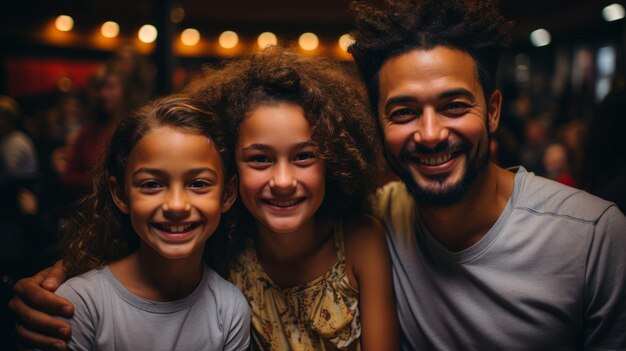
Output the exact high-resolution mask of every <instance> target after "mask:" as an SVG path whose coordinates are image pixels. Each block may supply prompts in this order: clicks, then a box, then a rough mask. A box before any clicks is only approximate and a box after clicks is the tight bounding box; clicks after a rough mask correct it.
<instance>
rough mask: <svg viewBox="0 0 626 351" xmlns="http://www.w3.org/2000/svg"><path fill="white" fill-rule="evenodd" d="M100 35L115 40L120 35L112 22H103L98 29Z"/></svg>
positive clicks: (116, 26) (115, 24)
mask: <svg viewBox="0 0 626 351" xmlns="http://www.w3.org/2000/svg"><path fill="white" fill-rule="evenodd" d="M100 33H101V34H102V36H103V37H105V38H115V37H117V36H118V35H119V34H120V26H119V24H117V23H116V22H113V21H107V22H104V23H103V24H102V27H100Z"/></svg>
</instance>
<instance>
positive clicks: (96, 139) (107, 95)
mask: <svg viewBox="0 0 626 351" xmlns="http://www.w3.org/2000/svg"><path fill="white" fill-rule="evenodd" d="M94 84H95V94H96V96H95V101H94V105H95V106H94V108H93V111H94V112H93V116H92V118H91V119H90V120H88V121H87V122H86V123H85V124H84V125H83V126H82V127H81V129H80V132H79V133H78V136H77V137H76V140H75V141H74V143H73V144H71V145H68V146H67V148H66V149H61V150H58V152H56V153H55V154H54V155H53V160H52V162H53V168H54V169H55V171H56V172H57V173H58V174H59V175H60V177H61V180H62V183H63V184H64V185H65V186H66V188H67V189H68V190H70V191H72V190H74V191H75V190H78V191H79V193H82V192H83V191H84V189H85V187H86V185H87V181H88V178H89V174H90V172H91V171H92V169H93V167H94V165H95V164H96V162H97V160H98V158H99V157H100V156H101V154H102V152H103V150H104V148H105V146H106V145H107V143H108V142H109V140H110V137H111V134H112V133H113V130H114V129H115V126H116V125H117V124H118V122H119V121H120V120H121V119H122V118H123V116H124V115H125V114H126V113H128V111H129V109H130V108H132V107H133V106H135V105H136V103H135V101H136V100H135V98H134V96H133V92H132V90H131V89H130V88H129V85H128V80H127V76H126V74H125V73H124V72H123V71H122V70H121V69H120V68H119V66H117V65H115V64H107V65H106V66H104V67H103V68H102V69H101V70H100V71H99V72H98V73H97V74H96V76H95V80H94ZM76 195H79V194H76Z"/></svg>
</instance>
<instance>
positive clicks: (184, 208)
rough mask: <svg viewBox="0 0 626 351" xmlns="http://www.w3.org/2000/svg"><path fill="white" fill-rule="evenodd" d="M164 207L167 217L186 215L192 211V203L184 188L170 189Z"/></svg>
mask: <svg viewBox="0 0 626 351" xmlns="http://www.w3.org/2000/svg"><path fill="white" fill-rule="evenodd" d="M162 209H163V213H164V214H165V215H166V216H167V217H176V218H180V217H186V216H187V215H189V213H190V212H191V204H190V203H189V201H188V199H187V196H186V195H185V192H184V191H183V190H176V189H172V190H170V191H168V194H167V198H166V199H165V201H164V202H163V205H162Z"/></svg>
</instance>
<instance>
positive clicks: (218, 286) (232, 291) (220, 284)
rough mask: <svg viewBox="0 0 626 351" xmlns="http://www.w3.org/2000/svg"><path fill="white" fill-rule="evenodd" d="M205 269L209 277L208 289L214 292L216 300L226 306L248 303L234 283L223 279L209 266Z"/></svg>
mask: <svg viewBox="0 0 626 351" xmlns="http://www.w3.org/2000/svg"><path fill="white" fill-rule="evenodd" d="M204 269H205V274H206V275H207V279H206V283H207V286H206V287H207V288H208V289H210V290H211V291H213V293H214V294H215V295H216V298H217V299H218V300H219V301H221V302H223V303H224V305H230V304H237V303H239V302H242V301H243V302H246V299H245V297H244V296H243V294H242V293H241V291H240V290H239V288H237V287H236V286H235V285H234V284H233V283H231V282H229V281H228V280H226V279H224V278H223V277H221V276H220V275H219V274H218V273H217V272H216V271H214V270H213V269H211V268H210V267H209V266H208V265H205V266H204ZM246 303H247V302H246Z"/></svg>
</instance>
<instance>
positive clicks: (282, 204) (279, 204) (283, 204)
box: [269, 200, 299, 207]
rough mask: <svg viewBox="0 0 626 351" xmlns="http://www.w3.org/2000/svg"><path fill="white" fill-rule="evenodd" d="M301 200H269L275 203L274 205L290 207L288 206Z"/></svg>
mask: <svg viewBox="0 0 626 351" xmlns="http://www.w3.org/2000/svg"><path fill="white" fill-rule="evenodd" d="M298 201H299V200H293V201H288V202H279V201H271V200H270V201H269V203H270V204H272V205H274V206H278V207H288V206H293V205H295V204H297V203H298Z"/></svg>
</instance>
